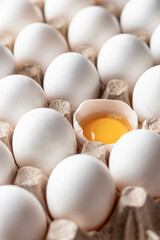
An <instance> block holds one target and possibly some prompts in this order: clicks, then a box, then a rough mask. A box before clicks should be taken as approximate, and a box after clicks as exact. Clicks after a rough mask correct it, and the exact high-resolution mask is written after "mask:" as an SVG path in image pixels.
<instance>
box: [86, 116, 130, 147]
mask: <svg viewBox="0 0 160 240" xmlns="http://www.w3.org/2000/svg"><path fill="white" fill-rule="evenodd" d="M131 129H132V127H131V125H130V123H129V122H128V120H127V119H125V118H123V117H122V118H120V117H118V118H115V117H100V118H97V119H93V120H91V121H89V122H88V123H86V124H84V125H83V134H84V136H85V137H86V138H87V139H88V140H89V141H96V142H102V143H104V144H112V143H115V142H117V140H118V139H119V138H120V137H121V136H122V135H124V134H125V133H127V132H128V131H130V130H131Z"/></svg>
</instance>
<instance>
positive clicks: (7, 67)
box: [0, 44, 16, 79]
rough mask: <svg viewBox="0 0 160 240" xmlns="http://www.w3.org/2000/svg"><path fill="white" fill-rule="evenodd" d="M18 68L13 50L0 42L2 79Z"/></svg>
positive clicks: (0, 72)
mask: <svg viewBox="0 0 160 240" xmlns="http://www.w3.org/2000/svg"><path fill="white" fill-rule="evenodd" d="M15 70H16V61H15V59H14V56H13V55H12V53H11V51H10V50H9V49H8V48H7V47H5V46H4V45H2V44H0V79H1V78H3V77H6V76H8V75H11V74H13V73H14V72H15Z"/></svg>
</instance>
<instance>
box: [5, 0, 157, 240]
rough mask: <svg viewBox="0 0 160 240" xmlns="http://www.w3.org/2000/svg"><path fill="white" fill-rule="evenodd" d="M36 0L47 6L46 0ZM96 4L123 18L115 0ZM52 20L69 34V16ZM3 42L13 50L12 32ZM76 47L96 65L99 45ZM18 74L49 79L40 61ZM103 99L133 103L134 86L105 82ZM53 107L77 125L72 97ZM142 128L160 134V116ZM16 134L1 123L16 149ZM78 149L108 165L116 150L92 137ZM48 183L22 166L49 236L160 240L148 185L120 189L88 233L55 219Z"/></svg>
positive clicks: (53, 239) (21, 181)
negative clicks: (101, 220)
mask: <svg viewBox="0 0 160 240" xmlns="http://www.w3.org/2000/svg"><path fill="white" fill-rule="evenodd" d="M4 1H5V0H4ZM31 1H32V2H33V3H35V4H37V5H38V6H39V7H40V9H42V11H43V7H44V2H43V0H31ZM57 1H58V0H57ZM96 4H97V5H101V6H103V7H105V8H107V10H108V11H110V12H111V13H112V14H114V15H115V16H116V17H119V12H118V10H117V8H116V7H115V5H114V3H112V2H111V1H110V2H106V1H102V0H99V1H96ZM49 24H50V25H51V26H53V27H54V28H56V29H58V30H59V31H60V32H61V33H62V34H63V35H64V36H65V37H66V33H67V24H66V21H65V18H60V19H53V21H50V22H49ZM132 34H134V35H136V36H138V37H139V38H141V39H142V40H143V41H144V42H146V43H147V44H148V43H149V38H148V36H147V35H146V33H145V32H143V31H133V32H132ZM0 43H2V44H4V45H5V46H7V47H8V48H9V49H10V50H11V51H12V50H13V45H14V40H13V37H12V35H11V34H8V33H7V34H6V33H4V32H2V33H1V32H0ZM76 51H77V52H79V53H81V54H82V55H84V56H85V57H86V58H88V59H89V60H91V61H92V62H93V64H95V65H96V53H95V51H94V49H93V48H91V47H89V48H87V49H86V48H85V47H84V46H81V47H79V48H77V49H76ZM17 73H18V74H22V75H26V76H29V77H31V78H33V79H34V80H35V81H36V82H38V83H39V84H40V85H41V86H42V84H43V77H44V74H43V71H42V69H41V68H40V67H39V66H38V65H35V64H32V63H25V64H23V65H22V66H20V67H19V68H18V69H17ZM100 98H102V99H111V100H119V101H123V102H125V103H127V104H128V105H130V106H131V98H130V96H129V91H128V85H127V84H126V83H125V82H124V81H121V80H118V79H113V80H111V81H109V83H108V85H107V87H105V86H104V85H101V92H100ZM49 108H50V109H54V110H56V111H58V112H60V113H61V114H62V115H63V116H64V117H65V118H66V119H67V120H68V121H69V122H70V123H71V124H73V114H74V111H73V109H72V106H71V104H70V103H69V102H67V101H63V100H55V101H52V102H50V105H49ZM139 128H143V129H149V130H152V131H154V132H156V133H158V134H159V133H160V119H159V118H152V119H147V120H145V121H144V122H143V124H142V125H139ZM12 135H13V128H12V127H11V126H10V125H9V124H8V123H5V122H0V140H1V141H3V142H4V143H5V144H6V145H7V146H8V148H9V149H10V151H11V152H12V153H13V151H12ZM78 153H85V154H89V155H93V156H95V157H97V158H98V159H99V160H100V161H102V162H103V163H104V164H106V165H108V159H109V154H110V153H109V150H108V148H107V146H106V145H104V144H102V143H98V142H86V143H85V144H84V145H83V146H81V145H78ZM47 182H48V178H47V177H46V176H45V174H44V173H43V172H42V171H41V170H40V169H38V168H34V167H28V166H26V167H22V168H20V169H17V175H16V177H15V180H14V185H17V186H20V187H22V188H25V189H26V190H28V191H30V192H31V193H32V194H34V195H35V196H36V197H37V199H38V200H39V201H40V202H41V204H42V206H43V208H44V211H45V213H46V218H47V223H48V229H47V232H46V237H45V239H44V240H160V214H159V213H160V199H153V198H152V197H151V196H150V195H148V194H147V193H146V191H145V190H144V189H143V188H140V187H127V188H125V189H123V191H122V192H121V193H119V192H118V191H117V196H116V203H115V205H114V208H113V210H112V213H111V214H110V217H109V219H108V220H107V222H106V223H105V224H104V225H103V227H102V228H101V229H99V230H98V231H91V232H85V231H84V230H82V229H81V228H80V227H79V226H77V224H76V223H74V222H72V221H69V220H66V219H58V220H53V219H52V218H51V216H50V214H49V210H48V208H47V204H46V186H47ZM0 240H4V239H0ZM5 240H7V239H5ZM13 240H16V239H13ZM28 240H29V239H28Z"/></svg>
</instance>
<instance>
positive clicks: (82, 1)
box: [44, 0, 94, 21]
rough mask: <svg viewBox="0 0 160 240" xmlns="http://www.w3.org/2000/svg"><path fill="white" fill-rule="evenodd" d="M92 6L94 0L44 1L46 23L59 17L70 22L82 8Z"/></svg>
mask: <svg viewBox="0 0 160 240" xmlns="http://www.w3.org/2000/svg"><path fill="white" fill-rule="evenodd" d="M93 4H94V0H58V1H56V0H55V1H53V0H45V7H44V14H45V18H46V20H47V21H50V20H52V19H54V18H55V19H56V18H61V17H66V18H67V20H68V21H70V20H71V19H72V17H73V16H74V15H75V14H76V13H77V12H78V11H80V10H81V9H82V8H85V7H87V6H90V5H93Z"/></svg>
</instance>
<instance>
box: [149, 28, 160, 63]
mask: <svg viewBox="0 0 160 240" xmlns="http://www.w3.org/2000/svg"><path fill="white" fill-rule="evenodd" d="M150 48H151V53H152V56H153V59H154V62H155V64H160V24H159V25H158V26H157V27H156V29H155V30H154V32H153V34H152V36H151V39H150Z"/></svg>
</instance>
